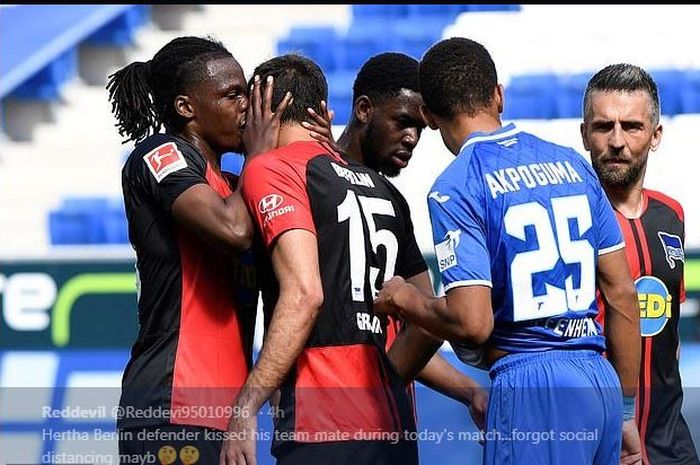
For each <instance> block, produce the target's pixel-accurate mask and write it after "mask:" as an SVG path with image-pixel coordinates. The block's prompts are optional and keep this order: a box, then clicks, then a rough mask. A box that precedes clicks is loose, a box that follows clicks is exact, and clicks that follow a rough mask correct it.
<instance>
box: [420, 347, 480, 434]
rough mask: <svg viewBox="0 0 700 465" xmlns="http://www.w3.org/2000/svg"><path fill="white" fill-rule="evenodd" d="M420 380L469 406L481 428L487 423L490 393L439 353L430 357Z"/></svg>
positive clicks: (476, 423)
mask: <svg viewBox="0 0 700 465" xmlns="http://www.w3.org/2000/svg"><path fill="white" fill-rule="evenodd" d="M418 380H419V381H420V382H421V383H423V384H425V385H426V386H428V387H429V388H430V389H432V390H434V391H437V392H439V393H440V394H443V395H445V396H447V397H449V398H451V399H454V400H456V401H458V402H461V403H462V404H464V405H465V406H467V407H468V408H469V414H470V415H471V417H472V420H473V421H474V424H475V425H476V426H477V428H479V429H484V426H485V425H486V408H487V407H488V393H487V392H486V390H485V389H484V388H483V387H481V385H479V383H477V382H476V381H474V380H473V379H472V378H470V377H469V376H467V375H465V374H464V373H462V372H461V371H459V370H457V369H456V368H455V367H454V366H452V365H451V364H450V363H449V362H448V361H447V360H445V359H444V358H443V357H442V355H440V354H439V353H437V354H435V355H434V356H433V358H431V359H430V361H429V362H428V364H427V365H426V366H425V368H423V371H421V372H420V375H419V376H418Z"/></svg>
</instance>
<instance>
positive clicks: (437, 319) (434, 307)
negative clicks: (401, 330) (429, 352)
mask: <svg viewBox="0 0 700 465" xmlns="http://www.w3.org/2000/svg"><path fill="white" fill-rule="evenodd" d="M413 289H414V290H415V292H413V291H412V292H405V293H402V294H400V295H398V296H397V298H396V300H395V302H394V305H395V306H396V308H397V309H398V312H399V314H400V315H401V316H402V317H403V318H404V319H406V320H408V321H410V322H411V323H414V324H417V325H418V326H421V327H423V328H425V329H426V330H428V331H429V332H430V333H431V334H434V335H435V336H437V337H440V338H442V339H448V340H461V339H462V338H463V337H464V328H463V325H462V321H461V319H460V318H459V315H458V314H457V313H456V312H451V311H450V309H449V308H448V306H447V299H446V298H445V297H439V298H437V297H429V296H426V295H425V294H423V293H421V292H420V291H418V290H417V289H415V287H414V288H413Z"/></svg>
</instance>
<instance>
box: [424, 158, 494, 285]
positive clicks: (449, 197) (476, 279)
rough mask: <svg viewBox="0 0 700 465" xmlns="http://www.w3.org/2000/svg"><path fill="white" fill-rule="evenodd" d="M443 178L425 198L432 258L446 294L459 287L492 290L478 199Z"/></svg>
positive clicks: (481, 209) (483, 223)
mask: <svg viewBox="0 0 700 465" xmlns="http://www.w3.org/2000/svg"><path fill="white" fill-rule="evenodd" d="M453 167H454V165H452V166H450V167H449V168H453ZM449 168H448V169H449ZM445 174H447V175H448V176H446V179H443V178H441V179H439V180H438V182H437V183H436V184H435V185H434V186H433V189H432V190H431V192H430V194H428V210H429V212H430V221H431V224H432V228H433V243H434V245H435V255H436V258H437V262H438V268H439V270H440V273H441V275H442V284H443V286H444V288H445V292H447V291H449V290H450V289H452V288H455V287H460V286H472V285H482V286H491V260H490V255H489V251H488V245H487V242H486V226H485V212H484V211H483V208H484V207H483V202H482V200H481V199H480V197H481V196H480V195H479V193H478V192H476V191H470V190H468V189H462V188H460V186H459V184H460V183H459V182H453V181H451V180H450V179H449V173H447V172H446V173H443V175H445ZM473 184H479V183H473Z"/></svg>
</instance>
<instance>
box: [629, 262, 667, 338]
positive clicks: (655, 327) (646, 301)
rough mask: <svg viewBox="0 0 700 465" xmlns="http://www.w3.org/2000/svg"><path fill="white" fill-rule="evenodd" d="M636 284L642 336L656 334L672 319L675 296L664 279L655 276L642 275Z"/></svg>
mask: <svg viewBox="0 0 700 465" xmlns="http://www.w3.org/2000/svg"><path fill="white" fill-rule="evenodd" d="M634 284H635V286H637V296H638V297H639V309H640V314H639V316H640V327H641V331H642V336H647V337H649V336H656V335H657V334H659V333H660V332H661V331H663V329H664V327H665V326H666V323H668V320H670V319H671V303H672V300H673V296H672V295H671V294H670V293H669V292H668V289H667V288H666V285H665V284H664V283H663V281H661V280H660V279H658V278H656V277H654V276H642V277H641V278H639V279H637V280H636V281H635V282H634Z"/></svg>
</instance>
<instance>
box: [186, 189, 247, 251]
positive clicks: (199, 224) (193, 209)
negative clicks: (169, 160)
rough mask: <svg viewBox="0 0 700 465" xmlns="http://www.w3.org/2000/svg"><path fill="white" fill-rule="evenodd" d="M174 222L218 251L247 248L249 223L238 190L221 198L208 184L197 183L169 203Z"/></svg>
mask: <svg viewBox="0 0 700 465" xmlns="http://www.w3.org/2000/svg"><path fill="white" fill-rule="evenodd" d="M172 213H173V216H174V217H175V219H176V220H177V221H178V222H179V223H181V224H182V225H184V226H185V227H187V228H188V229H190V230H191V231H193V232H194V233H195V234H197V235H199V236H200V237H201V238H203V239H204V240H206V241H207V242H208V243H210V244H212V245H213V246H215V247H218V248H220V249H222V250H234V251H242V250H247V249H249V248H250V245H251V242H252V238H253V222H252V221H251V219H250V216H249V215H248V211H247V210H246V206H245V204H244V203H243V199H242V198H241V193H240V190H238V189H237V190H236V191H235V192H234V193H233V194H232V195H230V196H229V197H227V198H225V199H222V198H221V197H220V196H219V194H217V193H216V191H214V189H212V187H211V186H210V185H209V184H197V185H194V186H192V187H190V188H189V189H187V190H186V191H185V192H183V193H182V194H180V195H179V196H178V197H177V199H175V202H173V207H172Z"/></svg>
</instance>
